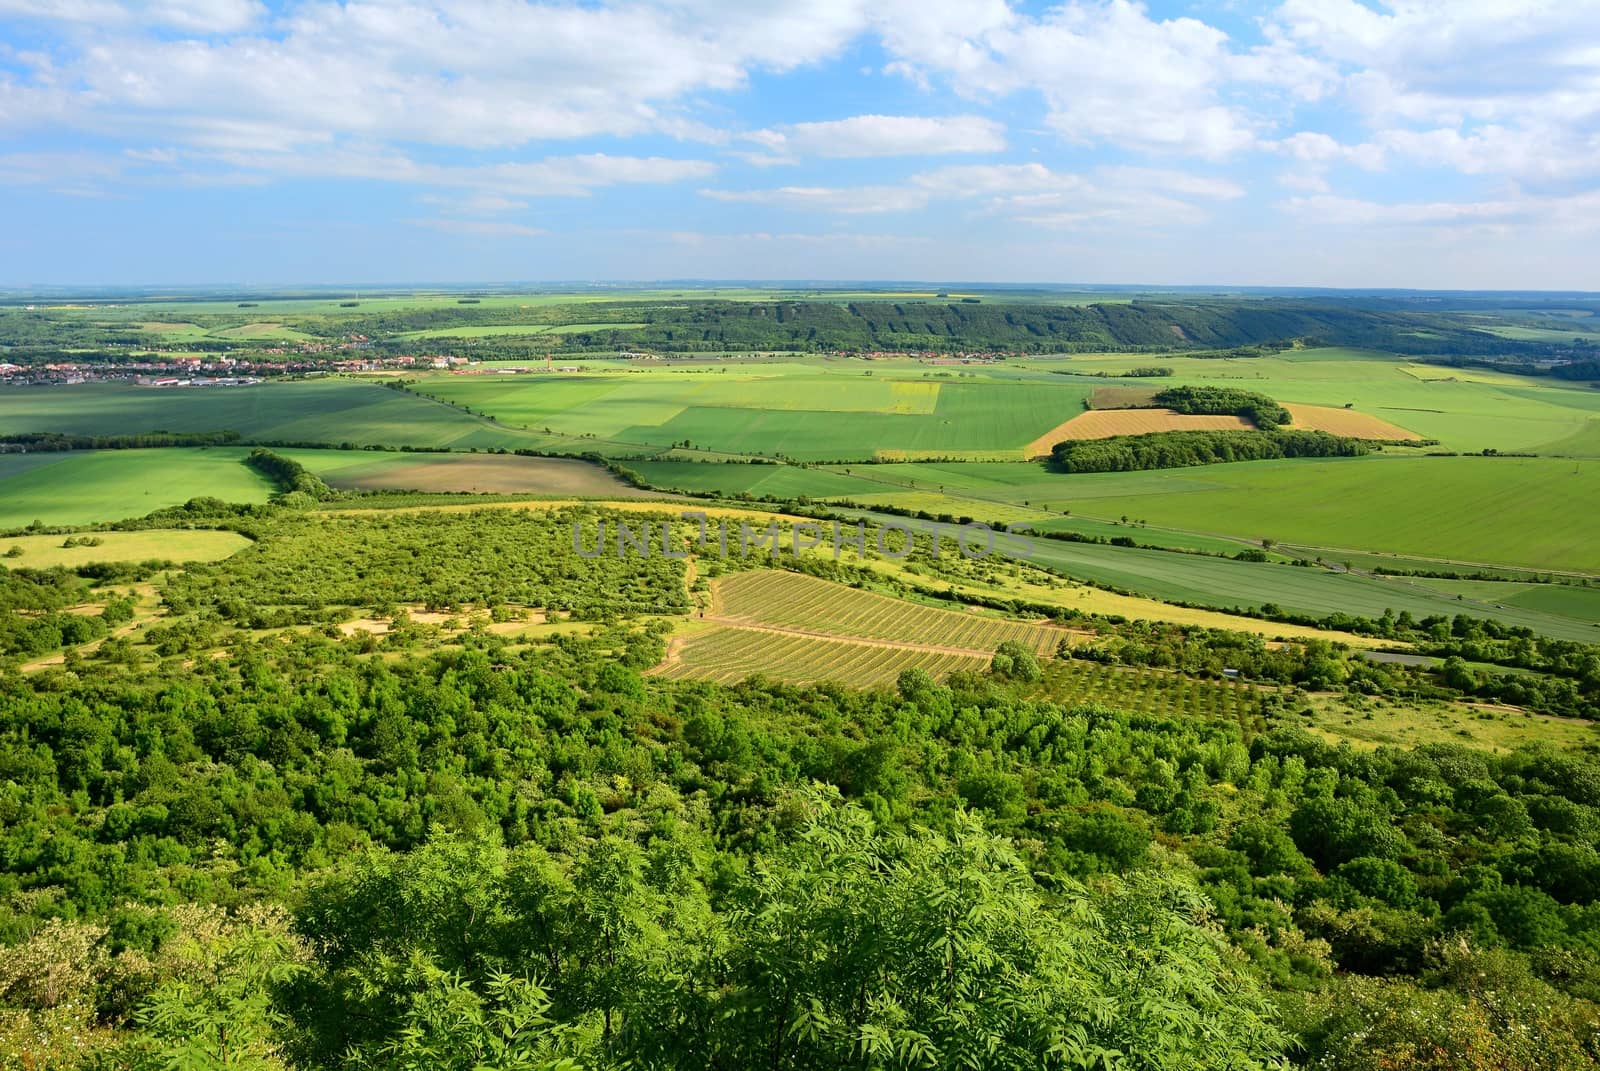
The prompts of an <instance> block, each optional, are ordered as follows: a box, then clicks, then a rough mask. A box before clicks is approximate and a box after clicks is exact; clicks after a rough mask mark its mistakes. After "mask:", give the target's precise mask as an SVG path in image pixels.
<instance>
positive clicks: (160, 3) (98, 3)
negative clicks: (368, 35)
mask: <svg viewBox="0 0 1600 1071" xmlns="http://www.w3.org/2000/svg"><path fill="white" fill-rule="evenodd" d="M266 10H267V9H266V7H265V6H264V5H262V4H260V3H256V2H255V0H143V2H138V0H135V2H128V3H118V2H116V0H0V15H9V16H12V17H21V18H27V19H35V20H41V21H59V22H67V23H82V24H87V25H93V26H122V25H135V26H144V27H149V26H165V27H170V28H172V29H175V30H181V31H183V32H186V33H201V34H215V33H237V32H239V31H241V30H247V29H249V28H250V27H252V26H254V25H255V24H256V23H257V22H258V21H259V20H260V19H261V17H262V16H263V15H264V14H266Z"/></svg>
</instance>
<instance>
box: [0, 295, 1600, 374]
mask: <svg viewBox="0 0 1600 1071" xmlns="http://www.w3.org/2000/svg"><path fill="white" fill-rule="evenodd" d="M143 315H145V316H148V317H149V318H150V319H149V320H148V321H141V322H139V323H131V322H130V323H115V322H102V321H95V320H89V319H81V318H68V317H62V316H59V315H54V314H51V313H49V312H47V311H34V312H29V311H23V310H16V309H10V310H0V353H5V354H6V355H7V357H8V359H9V360H12V361H16V362H19V363H46V362H54V361H73V360H81V359H82V358H83V355H84V353H85V352H92V351H97V350H98V351H102V352H101V353H99V354H98V355H97V357H96V359H107V358H109V359H113V360H115V359H119V357H120V358H122V359H126V358H127V357H128V355H130V354H132V353H134V352H142V351H148V350H150V349H152V348H154V349H157V350H160V349H162V348H164V346H165V344H164V343H163V342H162V339H161V336H160V333H159V332H156V333H151V332H149V331H146V330H144V329H143V328H142V324H143V323H144V322H151V323H156V324H160V323H162V322H169V323H172V324H175V325H178V326H180V327H184V326H193V327H197V328H200V329H205V330H227V329H229V328H231V327H236V326H238V325H240V324H242V323H248V322H250V321H251V320H252V319H253V318H255V317H259V316H262V315H278V316H281V317H282V319H283V321H284V322H285V324H287V325H288V326H289V327H292V328H293V329H294V330H295V331H298V332H301V333H303V334H304V335H306V336H308V337H312V338H315V339H320V340H323V341H330V342H331V341H344V340H349V339H352V338H361V339H367V340H370V341H371V344H372V345H373V346H375V347H376V348H377V349H379V350H381V351H385V352H393V353H400V352H407V353H411V352H419V351H426V352H461V353H469V354H473V355H477V356H482V355H484V354H486V353H505V354H507V355H519V356H529V355H533V354H535V353H537V354H542V353H544V352H546V351H548V350H552V349H554V350H572V351H594V350H613V351H614V350H617V349H651V350H660V351H664V352H686V353H692V352H718V351H726V350H773V351H790V352H819V351H836V350H860V351H866V350H888V351H921V350H990V351H998V352H1014V353H1048V352H1108V351H1123V352H1164V351H1183V350H1195V351H1204V350H1226V351H1231V352H1233V354H1234V355H1247V354H1248V353H1249V352H1250V351H1251V350H1252V348H1254V347H1267V348H1281V347H1283V346H1286V345H1288V344H1290V343H1291V342H1293V341H1295V340H1304V341H1306V342H1307V343H1309V344H1315V345H1328V346H1353V347H1360V348H1369V349H1378V350H1387V351H1390V352H1396V353H1407V354H1415V355H1431V354H1446V355H1452V356H1456V357H1469V358H1470V357H1504V358H1511V359H1517V360H1534V359H1539V358H1544V359H1548V358H1551V357H1561V358H1570V357H1574V356H1576V357H1577V358H1580V359H1581V358H1583V357H1589V358H1590V359H1592V357H1593V353H1594V348H1593V345H1592V344H1585V345H1577V344H1570V345H1569V344H1559V345H1558V344H1554V343H1548V342H1534V341H1519V340H1515V339H1509V338H1503V337H1501V336H1499V335H1496V334H1493V333H1491V332H1489V331H1486V330H1479V329H1478V328H1477V327H1476V326H1474V325H1473V324H1472V323H1471V322H1468V321H1464V320H1463V318H1462V317H1461V316H1459V315H1453V314H1451V313H1447V312H1430V311H1424V310H1418V309H1414V308H1396V307H1394V306H1393V305H1392V304H1390V303H1385V302H1381V301H1360V300H1345V301H1339V302H1332V301H1329V302H1318V301H1314V300H1300V299H1291V298H1257V299H1231V300H1230V299H1225V298H1210V297H1207V298H1197V299H1194V300H1177V299H1135V300H1132V301H1125V302H1117V301H1107V302H1102V303H1092V304H1060V303H1050V302H1045V301H1040V302H1037V303H1034V302H1023V301H1018V302H1012V301H1004V300H1000V301H986V300H983V299H977V300H955V301H951V300H926V299H921V300H878V301H874V300H858V301H830V300H827V299H826V298H825V297H818V298H816V299H796V300H766V301H729V300H723V299H716V298H702V297H695V296H690V295H686V296H685V297H684V298H683V299H682V300H672V301H661V300H644V299H640V298H636V297H618V298H617V299H616V300H607V301H574V302H572V303H570V304H562V303H557V304H548V305H537V306H516V305H508V304H507V305H484V306H478V305H462V304H450V305H439V304H427V303H419V304H418V305H417V306H415V307H410V308H407V307H398V308H390V309H385V310H382V311H372V310H368V309H364V308H361V307H360V306H359V305H356V306H354V307H352V308H350V309H348V310H340V311H339V312H337V313H334V312H291V313H272V312H270V311H267V310H257V309H256V307H255V306H252V311H251V312H250V313H249V314H239V313H231V314H230V313H218V312H200V313H185V314H183V315H182V316H169V315H163V312H162V310H161V309H160V307H159V306H158V305H152V306H149V307H148V309H147V311H145V312H144V313H143ZM510 325H526V326H529V327H530V328H533V329H535V330H536V329H537V328H540V327H547V328H557V329H559V331H558V332H547V333H542V334H529V335H528V336H527V337H525V338H507V337H500V338H495V337H470V335H471V329H473V328H484V327H503V326H510ZM641 325H642V326H641ZM451 328H462V329H465V330H466V332H467V337H456V338H451V337H450V335H449V331H450V329H451ZM409 332H428V333H430V335H436V336H437V337H426V338H414V337H403V336H406V335H407V333H409ZM181 345H182V348H183V349H184V350H185V351H198V352H212V353H222V352H246V351H249V350H252V349H265V348H271V347H281V345H282V342H281V341H275V340H272V339H264V340H251V339H249V338H244V337H232V336H215V337H192V336H186V337H185V338H184V339H183V341H182V343H181Z"/></svg>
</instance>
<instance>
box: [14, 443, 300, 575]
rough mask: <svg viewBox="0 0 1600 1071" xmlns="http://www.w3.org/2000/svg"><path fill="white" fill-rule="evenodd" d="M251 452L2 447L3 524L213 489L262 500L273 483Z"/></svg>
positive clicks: (154, 502)
mask: <svg viewBox="0 0 1600 1071" xmlns="http://www.w3.org/2000/svg"><path fill="white" fill-rule="evenodd" d="M248 452H249V451H248V450H246V449H243V448H240V447H196V448H189V449H179V450H97V451H86V452H82V453H54V454H22V455H18V454H0V529H7V528H21V527H23V526H25V525H29V524H32V523H33V522H35V521H41V522H43V523H44V524H47V525H75V524H95V523H98V522H101V521H119V520H125V519H127V518H130V517H142V516H144V515H145V514H147V513H150V512H152V511H154V510H158V509H162V508H164V507H167V506H177V505H182V504H183V503H184V502H187V501H188V500H189V499H191V498H201V497H208V496H209V497H213V498H220V499H222V500H224V501H227V502H265V501H266V500H267V498H268V496H269V495H271V494H272V492H273V491H274V490H275V488H273V486H272V485H271V483H269V482H268V481H267V480H266V478H265V477H263V476H261V475H260V474H259V473H257V472H255V470H253V469H251V468H249V467H248V466H246V465H245V464H244V456H245V454H247V453H248ZM155 556H157V557H159V556H160V555H155Z"/></svg>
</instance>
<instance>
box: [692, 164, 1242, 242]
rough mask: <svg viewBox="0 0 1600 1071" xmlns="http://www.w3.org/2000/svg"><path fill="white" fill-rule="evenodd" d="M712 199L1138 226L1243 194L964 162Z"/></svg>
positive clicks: (1229, 187)
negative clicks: (897, 182) (941, 207)
mask: <svg viewBox="0 0 1600 1071" xmlns="http://www.w3.org/2000/svg"><path fill="white" fill-rule="evenodd" d="M701 192H702V193H703V194H705V195H706V196H707V197H711V198H713V199H715V200H720V201H727V202H740V203H748V204H762V205H770V206H773V207H779V208H787V209H796V210H801V211H819V212H830V213H843V214H858V213H871V212H903V211H909V210H913V209H918V208H922V207H925V206H926V205H927V204H929V203H930V202H933V201H935V200H939V201H956V202H959V201H967V202H971V203H973V204H974V205H975V206H976V207H977V208H978V209H979V210H981V211H983V212H987V213H990V214H995V215H1001V216H1006V217H1013V218H1016V219H1020V220H1023V221H1026V222H1030V223H1035V224H1039V225H1043V226H1052V227H1068V226H1078V225H1082V224H1086V223H1093V222H1106V221H1120V222H1126V223H1131V224H1134V225H1139V226H1146V225H1150V226H1156V225H1165V224H1174V223H1194V222H1199V221H1201V220H1204V219H1206V218H1207V217H1208V212H1207V210H1205V209H1204V208H1203V207H1201V206H1200V205H1197V204H1196V203H1195V202H1196V201H1229V200H1234V199H1236V198H1239V197H1242V196H1244V193H1245V191H1244V189H1243V188H1242V187H1240V186H1238V185H1237V184H1235V183H1232V182H1229V181H1227V180H1224V179H1217V178H1212V177H1208V176H1203V175H1194V174H1190V173H1188V172H1183V171H1171V170H1165V169H1159V168H1141V167H1105V168H1096V169H1092V170H1090V171H1087V172H1084V173H1072V172H1058V171H1053V170H1051V169H1050V168H1048V167H1046V166H1044V165H1043V164H963V165H954V166H948V167H941V168H936V169H934V170H932V171H924V172H920V173H918V174H915V175H913V176H911V178H910V179H909V180H908V182H907V184H906V185H904V186H857V187H821V186H786V187H780V188H778V189H772V190H737V191H735V190H702V191H701Z"/></svg>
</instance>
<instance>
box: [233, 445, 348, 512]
mask: <svg viewBox="0 0 1600 1071" xmlns="http://www.w3.org/2000/svg"><path fill="white" fill-rule="evenodd" d="M244 463H245V464H246V465H249V466H250V467H251V468H253V469H255V470H256V471H257V472H259V473H261V474H262V475H263V476H265V477H266V478H267V479H269V480H271V481H272V482H273V483H275V484H277V485H278V493H279V495H280V499H279V500H280V501H282V500H283V499H285V498H287V497H289V496H291V495H299V496H302V497H303V498H307V499H310V500H312V501H322V500H323V499H328V498H332V497H333V490H332V489H331V488H329V487H328V485H327V484H325V483H323V482H322V480H321V478H320V477H318V476H317V475H316V474H315V473H313V472H312V471H311V470H310V469H308V468H306V467H305V466H304V465H302V464H300V462H298V461H295V460H293V459H292V458H287V457H284V456H283V455H282V454H275V453H273V452H272V451H271V450H267V449H265V448H263V447H259V446H258V447H256V448H255V449H254V450H252V451H250V453H249V455H248V456H246V457H245V459H244Z"/></svg>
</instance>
